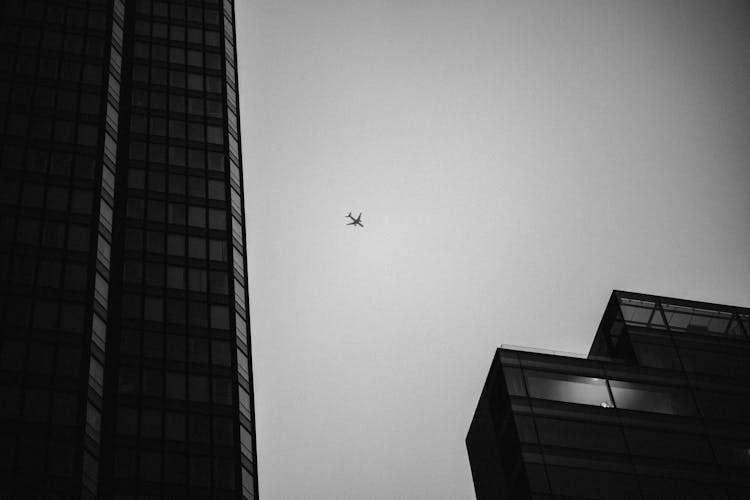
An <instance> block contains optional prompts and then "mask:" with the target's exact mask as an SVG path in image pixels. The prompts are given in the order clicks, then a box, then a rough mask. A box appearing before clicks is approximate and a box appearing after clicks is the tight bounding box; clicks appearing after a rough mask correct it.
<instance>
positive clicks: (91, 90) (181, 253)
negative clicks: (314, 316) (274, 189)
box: [0, 0, 257, 500]
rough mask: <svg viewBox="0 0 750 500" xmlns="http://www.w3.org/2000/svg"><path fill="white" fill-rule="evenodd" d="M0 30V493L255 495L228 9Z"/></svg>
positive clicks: (56, 7)
mask: <svg viewBox="0 0 750 500" xmlns="http://www.w3.org/2000/svg"><path fill="white" fill-rule="evenodd" d="M0 28H1V29H0V204H1V205H0V286H1V289H0V315H1V316H0V318H1V320H0V321H1V323H0V330H1V332H2V333H1V334H0V450H3V451H2V452H0V478H1V479H0V498H90V499H94V498H102V499H110V498H111V499H128V500H131V499H157V498H212V499H254V498H256V496H257V495H256V491H257V474H256V466H255V463H256V460H255V457H256V450H255V439H254V436H255V425H254V408H253V391H252V369H251V362H250V359H251V357H250V339H249V326H248V325H249V319H248V295H247V274H246V253H245V243H244V242H245V230H244V216H243V209H244V207H243V197H242V192H243V191H242V168H241V152H240V145H239V118H238V117H239V114H238V99H237V77H236V70H235V68H236V66H237V65H236V51H235V23H234V5H233V2H232V0H170V1H150V0H88V1H86V0H66V1H60V0H22V1H19V0H7V1H5V2H3V3H2V4H1V5H0Z"/></svg>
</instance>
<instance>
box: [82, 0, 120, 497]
mask: <svg viewBox="0 0 750 500" xmlns="http://www.w3.org/2000/svg"><path fill="white" fill-rule="evenodd" d="M124 15H125V5H124V4H123V0H114V2H113V15H112V36H111V47H110V57H109V74H108V78H107V104H106V108H105V109H106V123H105V126H104V138H103V139H104V140H103V144H104V148H103V149H104V154H103V158H102V171H101V189H100V197H101V201H100V204H99V226H98V237H97V249H96V250H97V251H96V255H97V261H96V280H95V291H94V304H93V310H94V312H93V318H92V324H91V347H90V353H91V354H90V356H91V357H90V360H89V367H90V369H89V379H88V386H89V390H88V403H87V405H86V430H85V433H86V437H85V439H84V453H83V478H82V479H83V489H82V492H81V497H82V498H85V499H91V500H94V499H96V498H97V491H98V480H99V478H98V476H99V451H100V450H99V447H100V444H101V418H102V398H103V396H104V394H103V387H104V353H105V345H106V338H107V310H108V308H109V278H110V254H111V249H112V248H111V241H112V223H113V220H112V212H113V206H114V196H115V190H114V188H115V171H116V168H115V165H116V164H117V123H118V116H119V99H120V79H121V73H120V71H121V68H122V55H121V52H122V35H123V24H124Z"/></svg>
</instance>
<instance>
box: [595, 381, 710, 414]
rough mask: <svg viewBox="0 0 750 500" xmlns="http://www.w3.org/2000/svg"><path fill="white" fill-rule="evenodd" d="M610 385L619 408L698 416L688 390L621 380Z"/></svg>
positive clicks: (611, 382)
mask: <svg viewBox="0 0 750 500" xmlns="http://www.w3.org/2000/svg"><path fill="white" fill-rule="evenodd" d="M609 385H610V387H611V388H612V395H613V396H614V398H615V403H616V404H617V407H618V408H625V409H628V410H639V411H648V412H654V413H667V414H671V415H695V414H696V410H695V405H694V404H693V398H692V396H691V395H690V391H688V390H687V389H683V388H679V387H665V386H651V385H646V384H639V383H635V382H624V381H621V380H610V382H609Z"/></svg>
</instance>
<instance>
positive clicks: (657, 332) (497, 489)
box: [467, 291, 750, 500]
mask: <svg viewBox="0 0 750 500" xmlns="http://www.w3.org/2000/svg"><path fill="white" fill-rule="evenodd" d="M748 312H749V311H748V310H747V309H742V308H737V307H731V306H721V305H715V304H705V303H696V302H689V301H684V300H679V299H669V298H665V297H655V296H648V295H643V294H634V293H628V292H619V291H616V292H614V293H613V294H612V297H611V299H610V302H609V304H608V306H607V309H606V312H605V315H604V317H603V319H602V322H601V325H600V328H599V331H598V332H597V336H596V338H595V340H594V344H593V345H592V348H591V353H590V354H589V357H588V359H580V358H571V357H564V356H557V355H549V354H539V353H533V352H526V351H522V350H518V349H506V348H501V349H498V351H497V353H496V356H495V359H494V361H493V364H492V367H491V369H490V374H489V376H488V379H487V382H486V384H485V387H484V390H483V392H482V396H481V398H480V401H479V405H478V407H477V410H476V413H475V416H474V419H473V421H472V424H471V427H470V429H469V434H468V436H467V448H468V451H469V460H470V463H471V468H472V474H473V477H474V485H475V490H476V494H477V498H478V499H479V500H484V499H488V498H492V499H497V498H508V499H529V498H592V499H609V498H621V499H652V498H653V499H658V498H662V499H663V498H669V499H671V498H674V499H678V498H679V499H684V498H696V499H698V498H700V499H705V498H711V499H715V498H718V499H735V498H737V499H741V498H750V479H748V478H750V425H748V423H747V422H750V390H748V388H747V378H748V377H749V376H748V375H747V366H748V361H750V339H749V338H748V334H749V333H750V330H748V329H747V324H746V321H745V320H746V318H747V315H748Z"/></svg>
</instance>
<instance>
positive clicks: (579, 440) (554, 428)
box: [536, 418, 628, 453]
mask: <svg viewBox="0 0 750 500" xmlns="http://www.w3.org/2000/svg"><path fill="white" fill-rule="evenodd" d="M536 428H537V431H538V433H539V441H540V443H542V444H544V445H551V446H565V447H567V448H581V449H587V450H599V451H606V452H612V453H627V451H628V449H627V447H626V446H625V439H624V438H623V436H622V430H621V429H620V427H619V426H613V425H602V424H595V423H592V422H574V421H570V420H557V419H551V418H537V419H536Z"/></svg>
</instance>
